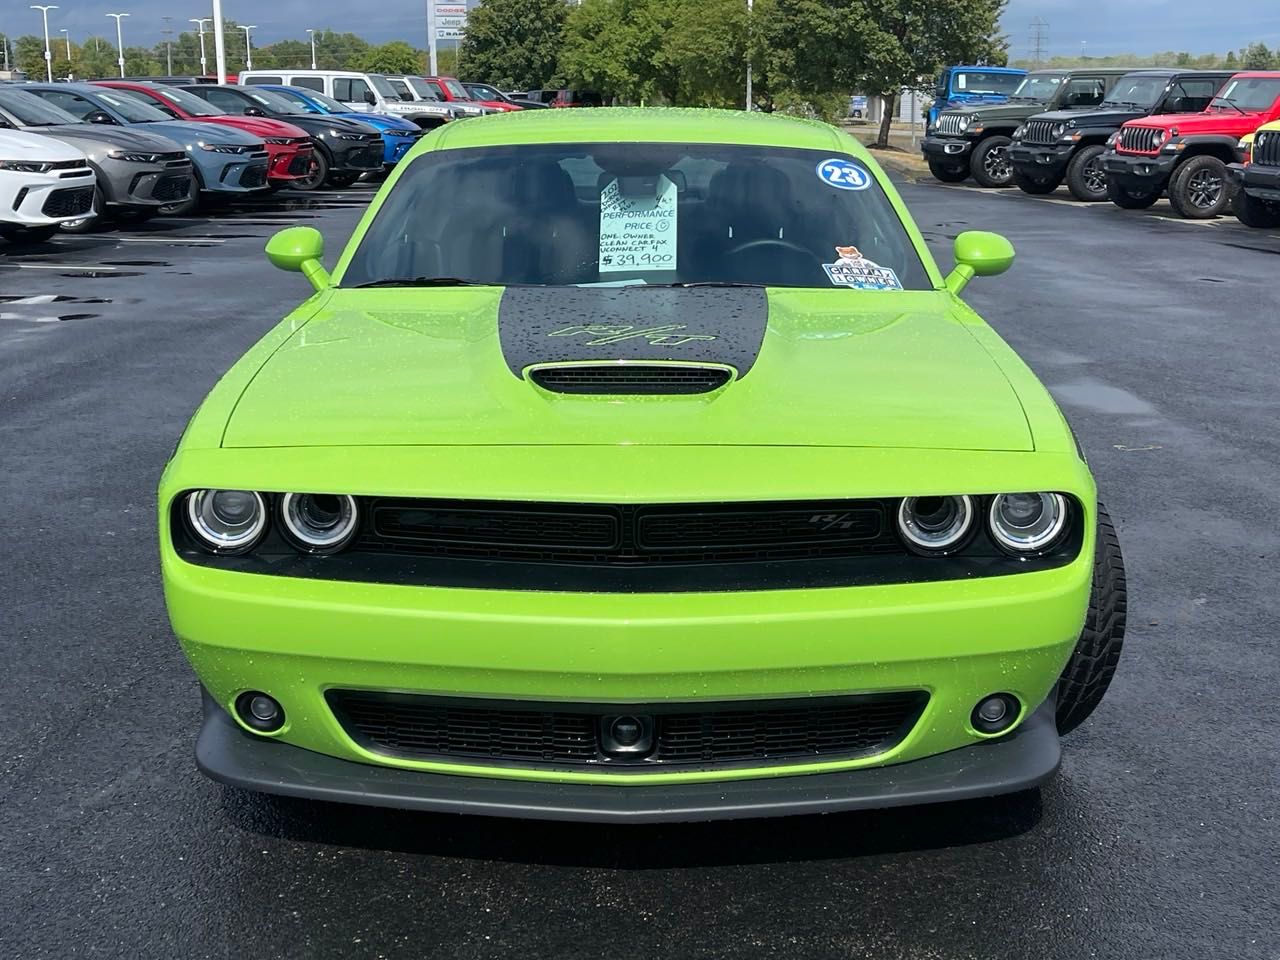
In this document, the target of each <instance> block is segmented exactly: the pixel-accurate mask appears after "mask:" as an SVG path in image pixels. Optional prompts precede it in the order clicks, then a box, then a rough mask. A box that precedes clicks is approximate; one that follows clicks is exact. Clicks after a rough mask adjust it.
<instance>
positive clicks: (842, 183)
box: [818, 157, 871, 190]
mask: <svg viewBox="0 0 1280 960" xmlns="http://www.w3.org/2000/svg"><path fill="white" fill-rule="evenodd" d="M818 178H819V179H820V180H821V181H822V182H823V183H825V184H826V185H827V186H829V187H836V188H837V189H839V190H865V189H867V187H869V186H871V174H870V173H868V172H867V171H866V170H864V169H863V168H862V167H860V166H858V165H857V164H856V163H854V162H853V161H852V160H841V159H840V158H839V157H832V158H831V159H830V160H823V161H822V162H821V163H820V164H818Z"/></svg>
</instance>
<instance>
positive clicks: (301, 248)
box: [267, 227, 329, 290]
mask: <svg viewBox="0 0 1280 960" xmlns="http://www.w3.org/2000/svg"><path fill="white" fill-rule="evenodd" d="M323 256H324V237H323V236H321V234H320V231H319V230H317V229H316V228H315V227H288V228H286V229H284V230H281V231H280V232H279V233H277V234H275V235H274V236H272V238H271V239H270V240H268V241H267V259H268V260H270V261H271V263H272V265H273V266H275V267H278V268H279V269H281V270H292V271H295V272H297V273H301V274H302V275H303V276H304V277H306V278H307V282H308V283H310V284H311V286H313V287H315V288H316V289H317V290H323V289H325V287H327V286H329V271H328V270H326V269H325V268H324V265H323V264H322V263H321V262H320V258H321V257H323Z"/></svg>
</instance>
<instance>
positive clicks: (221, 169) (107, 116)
mask: <svg viewBox="0 0 1280 960" xmlns="http://www.w3.org/2000/svg"><path fill="white" fill-rule="evenodd" d="M22 89H23V90H25V91H27V92H29V93H33V94H35V95H36V96H37V97H40V98H41V99H42V100H44V101H46V102H47V103H51V104H53V105H54V106H56V107H61V108H62V109H63V110H65V111H66V112H67V113H70V114H71V115H72V116H74V117H75V118H76V119H78V120H81V121H87V122H89V123H100V124H108V125H114V126H122V127H124V126H133V125H138V129H139V130H145V131H146V132H147V133H155V134H159V135H160V136H162V137H165V138H167V139H169V140H172V141H173V142H174V143H176V144H178V145H179V146H180V147H182V149H183V150H185V151H186V152H187V155H188V156H189V157H190V158H191V164H192V175H193V176H194V177H195V179H196V185H197V186H198V187H199V190H198V191H197V190H192V191H191V194H190V196H189V197H188V198H187V199H185V200H181V201H178V202H176V203H173V204H169V205H166V206H163V207H161V208H160V212H161V213H166V214H175V213H185V212H186V211H188V210H191V209H193V208H194V207H195V206H196V205H197V204H198V203H199V202H200V198H201V196H205V197H210V196H222V197H227V196H233V195H236V194H247V193H254V192H256V191H259V190H265V189H266V188H267V145H266V144H265V143H263V142H262V140H260V139H259V138H258V137H255V136H254V135H253V134H250V133H245V132H244V131H243V130H236V129H234V128H232V127H225V126H216V127H215V126H214V125H213V124H209V123H194V122H192V121H188V120H174V119H173V118H172V117H171V116H169V115H168V114H167V113H164V112H162V111H160V110H157V109H156V108H155V107H153V106H151V105H150V104H147V103H144V102H143V101H142V100H140V99H138V98H137V97H134V96H130V95H129V94H128V93H127V92H126V91H124V90H113V89H108V88H106V87H99V86H95V85H93V84H89V83H51V84H28V85H26V86H24V87H23V88H22Z"/></svg>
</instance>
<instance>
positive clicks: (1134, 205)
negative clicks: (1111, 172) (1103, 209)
mask: <svg viewBox="0 0 1280 960" xmlns="http://www.w3.org/2000/svg"><path fill="white" fill-rule="evenodd" d="M1107 199H1108V200H1110V201H1111V202H1112V203H1114V204H1115V205H1116V206H1117V207H1122V208H1124V209H1125V210H1146V209H1147V208H1148V207H1150V206H1152V205H1153V204H1154V203H1155V202H1156V201H1157V200H1159V199H1160V191H1159V190H1153V191H1152V192H1151V193H1143V192H1141V191H1140V190H1130V189H1129V188H1128V187H1122V186H1120V184H1118V183H1116V182H1115V181H1114V180H1112V179H1111V178H1110V177H1108V178H1107Z"/></svg>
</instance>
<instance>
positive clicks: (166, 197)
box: [151, 177, 191, 203]
mask: <svg viewBox="0 0 1280 960" xmlns="http://www.w3.org/2000/svg"><path fill="white" fill-rule="evenodd" d="M190 192H191V181H190V180H188V179H187V178H186V177H162V178H161V179H160V180H158V181H156V186H155V189H154V190H152V191H151V197H152V199H153V200H163V201H164V202H166V203H170V202H172V201H174V200H185V199H186V198H187V196H188V194H189V193H190Z"/></svg>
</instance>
